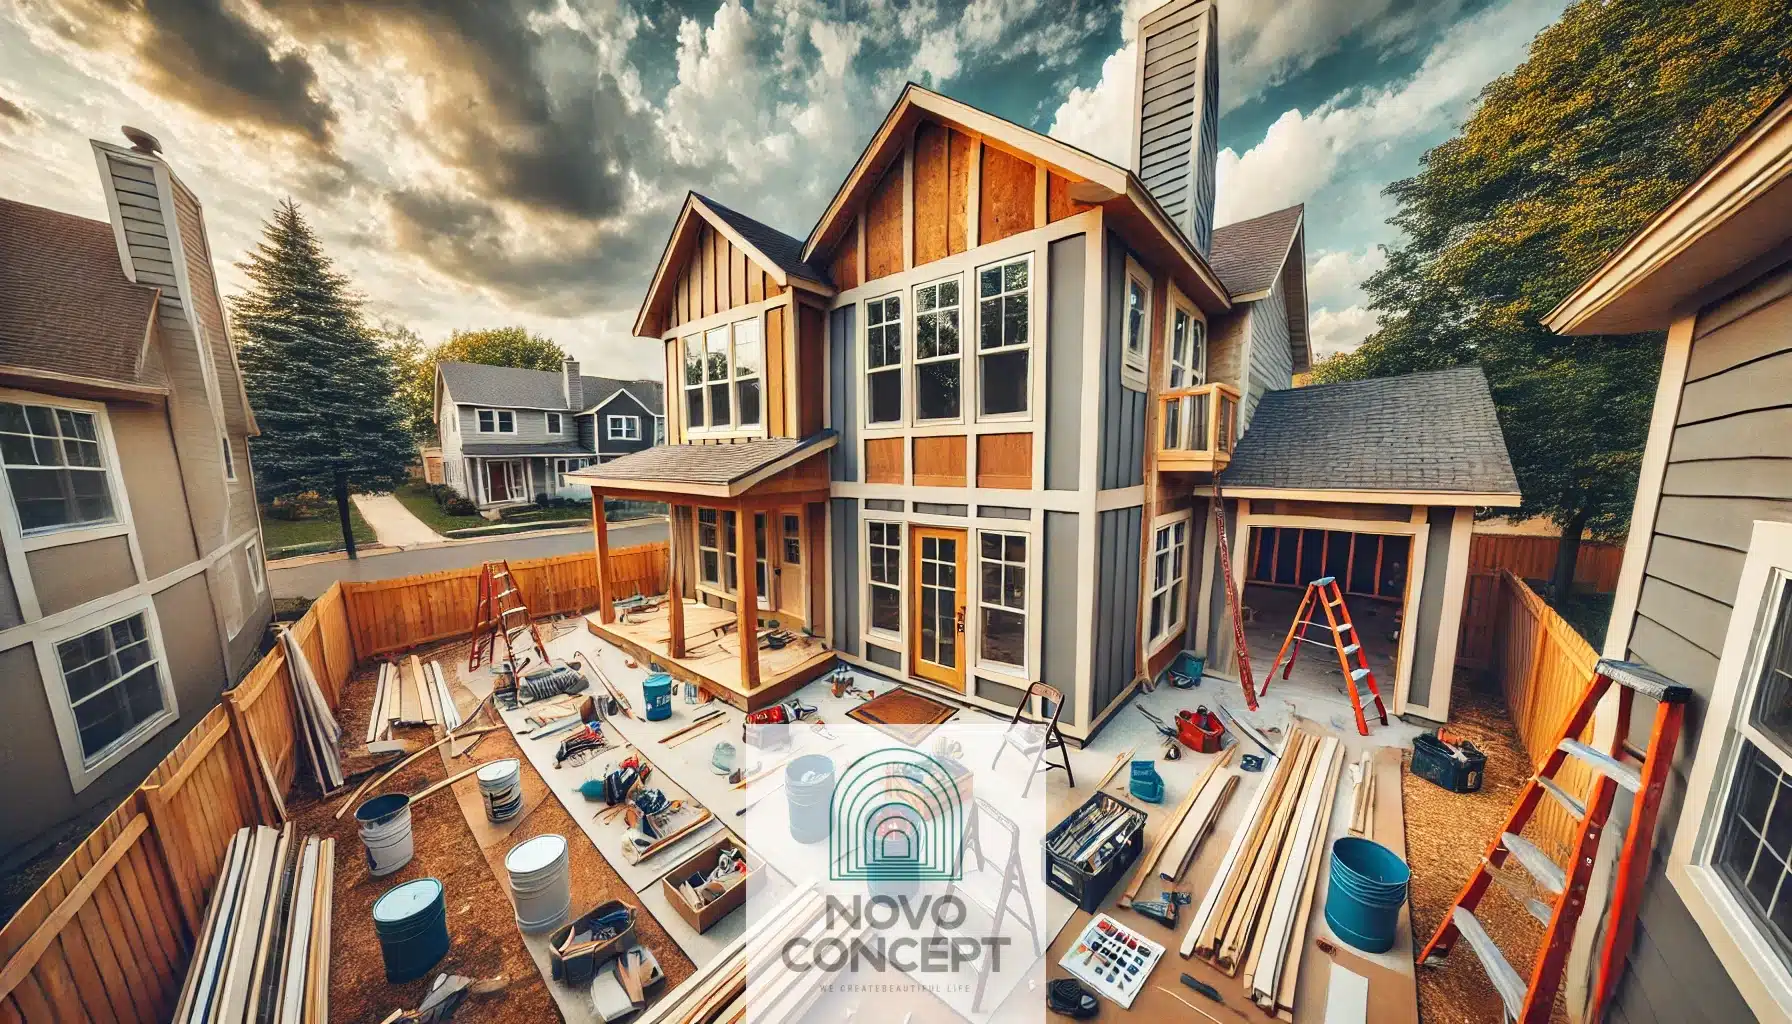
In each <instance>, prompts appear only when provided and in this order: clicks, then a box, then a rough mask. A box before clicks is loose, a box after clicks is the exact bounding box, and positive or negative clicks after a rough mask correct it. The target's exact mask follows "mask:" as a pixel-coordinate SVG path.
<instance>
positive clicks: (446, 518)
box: [392, 483, 491, 533]
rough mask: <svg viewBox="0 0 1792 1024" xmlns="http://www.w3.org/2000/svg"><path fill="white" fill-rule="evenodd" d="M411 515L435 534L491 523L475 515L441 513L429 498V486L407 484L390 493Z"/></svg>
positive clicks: (440, 508) (434, 500)
mask: <svg viewBox="0 0 1792 1024" xmlns="http://www.w3.org/2000/svg"><path fill="white" fill-rule="evenodd" d="M392 496H393V497H395V498H397V499H398V500H399V502H400V503H401V504H403V505H404V507H405V508H408V509H410V510H411V515H414V516H416V517H417V518H418V519H421V520H423V524H424V525H425V526H427V527H429V528H430V529H432V530H434V531H436V532H437V533H447V532H448V531H449V530H461V529H465V528H466V527H469V526H490V525H491V522H490V521H489V520H487V519H486V518H485V517H484V516H481V515H479V514H477V513H475V514H473V515H470V516H451V515H449V514H448V513H446V512H444V511H442V506H440V505H437V504H436V499H434V498H432V497H430V496H429V485H427V484H420V483H408V484H405V485H404V486H402V487H400V488H398V489H397V490H395V491H393V492H392Z"/></svg>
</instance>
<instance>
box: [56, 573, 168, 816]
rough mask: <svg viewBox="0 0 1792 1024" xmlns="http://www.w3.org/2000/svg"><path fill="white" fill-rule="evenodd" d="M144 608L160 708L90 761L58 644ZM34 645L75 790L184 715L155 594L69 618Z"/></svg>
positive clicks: (77, 790)
mask: <svg viewBox="0 0 1792 1024" xmlns="http://www.w3.org/2000/svg"><path fill="white" fill-rule="evenodd" d="M140 612H141V613H142V614H143V620H144V626H145V628H146V631H147V632H148V635H149V644H150V649H151V650H152V651H154V652H155V657H156V663H157V665H158V666H159V668H160V671H158V672H157V673H156V679H157V681H158V682H159V683H160V685H161V688H162V705H163V707H162V713H161V714H159V715H156V716H154V717H152V718H148V719H145V720H144V721H142V722H139V723H138V724H137V727H136V728H135V729H133V730H132V731H131V732H129V733H127V734H126V735H124V736H121V737H119V739H118V740H117V741H115V742H114V743H113V744H112V746H111V748H110V749H108V750H106V751H105V752H104V753H102V754H101V755H100V756H99V757H98V758H97V759H95V760H94V761H93V762H92V763H91V764H89V763H87V761H86V759H85V758H84V757H83V755H82V753H81V730H80V728H79V726H77V725H76V723H75V711H74V708H73V706H71V704H70V703H69V699H68V686H67V684H65V683H64V682H63V679H62V665H61V664H60V662H59V661H58V660H57V657H56V645H57V644H59V643H61V642H62V641H64V640H70V639H73V638H74V637H77V636H80V635H81V634H83V633H87V632H91V631H92V630H95V629H98V628H100V627H101V626H104V625H108V624H110V623H113V622H117V621H118V620H120V619H127V618H130V617H131V616H133V615H136V614H138V613H140ZM32 646H33V647H34V648H35V653H36V655H37V670H38V676H39V677H40V679H41V680H42V682H43V687H44V693H45V695H46V696H48V698H49V701H50V717H51V719H52V720H54V722H55V723H56V734H57V738H58V739H59V740H60V741H61V744H62V757H63V762H64V763H65V764H66V766H67V768H68V779H69V783H70V785H72V786H73V787H74V791H75V792H77V793H79V792H81V791H82V790H84V789H86V788H87V787H88V786H89V785H91V784H92V783H93V782H94V781H95V780H97V779H99V778H100V777H101V776H103V775H105V774H106V772H107V771H109V770H110V769H111V768H112V766H113V765H115V764H117V763H118V762H119V761H122V760H124V759H125V758H126V757H129V756H130V755H131V754H132V753H133V752H134V751H136V750H137V749H138V748H139V747H141V746H143V744H145V743H147V742H149V740H150V738H151V737H153V736H155V735H156V734H157V733H159V732H161V731H162V730H163V729H165V728H167V727H168V725H169V723H171V722H173V721H174V720H175V719H177V718H179V717H180V707H179V705H178V704H177V703H176V700H175V695H174V673H173V670H172V669H171V668H170V666H169V664H168V653H167V649H166V648H165V646H164V645H163V643H162V627H161V623H160V622H159V621H158V620H157V618H156V607H155V599H154V597H153V596H151V595H149V594H142V595H139V596H136V597H129V598H126V599H124V600H122V601H119V602H117V603H116V604H111V605H107V606H106V607H104V608H100V609H97V610H95V611H93V612H91V613H89V614H87V615H84V616H82V617H80V618H78V619H73V620H70V621H69V622H66V623H64V624H63V625H62V626H60V627H58V628H57V629H56V630H55V631H53V632H51V633H49V634H48V635H46V636H44V637H42V638H40V639H38V640H37V641H36V642H35V643H34V644H33V645H32Z"/></svg>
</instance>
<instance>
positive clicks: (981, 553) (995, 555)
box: [977, 531, 1027, 668]
mask: <svg viewBox="0 0 1792 1024" xmlns="http://www.w3.org/2000/svg"><path fill="white" fill-rule="evenodd" d="M977 561H978V570H979V576H980V582H979V586H978V593H977V605H978V623H979V627H980V629H979V633H980V635H981V637H982V643H983V646H982V658H983V660H984V661H989V662H995V663H996V664H999V665H1013V666H1014V667H1016V668H1020V667H1022V666H1024V665H1026V663H1027V538H1026V535H1025V534H1020V533H990V532H987V531H985V532H984V533H983V534H982V535H981V536H980V537H979V547H978V551H977Z"/></svg>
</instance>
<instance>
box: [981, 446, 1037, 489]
mask: <svg viewBox="0 0 1792 1024" xmlns="http://www.w3.org/2000/svg"><path fill="white" fill-rule="evenodd" d="M977 486H978V487H1004V488H1011V489H1014V490H1023V491H1024V490H1030V489H1031V488H1032V486H1033V435H1032V434H1031V433H1025V434H978V435H977Z"/></svg>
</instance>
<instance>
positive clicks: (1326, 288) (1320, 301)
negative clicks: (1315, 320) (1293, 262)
mask: <svg viewBox="0 0 1792 1024" xmlns="http://www.w3.org/2000/svg"><path fill="white" fill-rule="evenodd" d="M1387 265H1388V254H1387V253H1386V252H1385V251H1383V250H1382V248H1381V247H1380V246H1378V245H1372V246H1370V247H1369V248H1367V249H1365V250H1363V251H1362V252H1322V253H1320V254H1319V255H1318V257H1317V258H1316V259H1314V260H1313V261H1312V263H1311V264H1310V265H1309V266H1308V267H1307V301H1308V302H1309V303H1311V304H1312V305H1313V306H1315V307H1329V308H1332V309H1343V308H1346V307H1349V306H1354V305H1358V304H1360V303H1361V302H1362V301H1363V282H1365V281H1367V280H1368V279H1369V276H1370V275H1371V274H1373V273H1375V272H1376V271H1378V270H1380V269H1381V268H1383V267H1385V266H1387Z"/></svg>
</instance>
